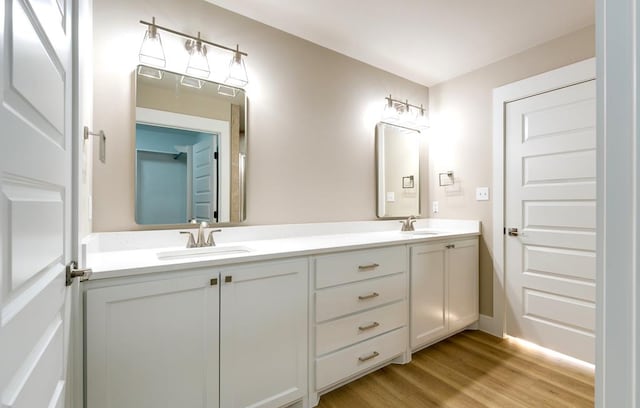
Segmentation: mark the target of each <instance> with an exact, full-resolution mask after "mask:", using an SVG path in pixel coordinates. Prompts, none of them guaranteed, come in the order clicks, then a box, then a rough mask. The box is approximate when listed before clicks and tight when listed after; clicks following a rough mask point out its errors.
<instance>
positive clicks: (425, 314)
mask: <svg viewBox="0 0 640 408" xmlns="http://www.w3.org/2000/svg"><path fill="white" fill-rule="evenodd" d="M410 287H411V349H412V350H414V351H415V350H417V349H420V348H422V347H424V346H427V345H429V344H431V343H433V342H435V341H437V340H439V339H442V338H443V337H446V336H447V335H449V334H452V333H454V332H456V331H458V330H460V329H463V328H464V327H466V326H468V325H470V324H472V323H474V322H475V321H477V320H478V317H479V311H478V307H479V305H478V296H479V293H478V291H479V288H478V239H477V238H471V239H459V240H451V241H441V242H436V243H429V244H421V245H414V246H412V247H411V284H410Z"/></svg>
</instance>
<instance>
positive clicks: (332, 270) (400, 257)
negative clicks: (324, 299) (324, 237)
mask: <svg viewBox="0 0 640 408" xmlns="http://www.w3.org/2000/svg"><path fill="white" fill-rule="evenodd" d="M405 253H406V249H405V247H390V248H378V249H371V250H364V251H354V252H346V253H342V254H334V255H325V256H319V257H317V258H316V289H320V288H326V287H328V286H335V285H341V284H343V283H349V282H356V281H359V280H363V279H369V278H375V277H379V276H384V275H391V274H394V273H398V272H404V271H405V270H406V269H407V268H406V255H405Z"/></svg>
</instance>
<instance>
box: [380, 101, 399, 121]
mask: <svg viewBox="0 0 640 408" xmlns="http://www.w3.org/2000/svg"><path fill="white" fill-rule="evenodd" d="M399 118H400V115H399V114H398V110H397V109H396V107H395V105H394V104H393V102H391V101H389V100H387V102H385V104H384V111H383V112H382V119H383V120H398V119H399Z"/></svg>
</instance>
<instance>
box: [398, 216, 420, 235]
mask: <svg viewBox="0 0 640 408" xmlns="http://www.w3.org/2000/svg"><path fill="white" fill-rule="evenodd" d="M414 222H416V217H415V216H414V215H410V216H409V217H408V218H407V219H406V220H404V221H400V223H401V224H402V228H401V229H400V231H415V229H414V228H413V223H414Z"/></svg>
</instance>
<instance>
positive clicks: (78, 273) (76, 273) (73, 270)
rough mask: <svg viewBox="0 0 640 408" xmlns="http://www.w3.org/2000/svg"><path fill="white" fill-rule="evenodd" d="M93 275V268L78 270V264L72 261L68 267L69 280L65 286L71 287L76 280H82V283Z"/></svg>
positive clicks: (67, 279)
mask: <svg viewBox="0 0 640 408" xmlns="http://www.w3.org/2000/svg"><path fill="white" fill-rule="evenodd" d="M92 273H93V271H92V270H91V268H82V269H78V263H77V262H76V261H71V262H69V265H67V278H66V282H65V284H66V285H67V286H71V283H72V281H73V279H74V278H80V280H81V281H86V280H87V279H89V276H91V274H92Z"/></svg>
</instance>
